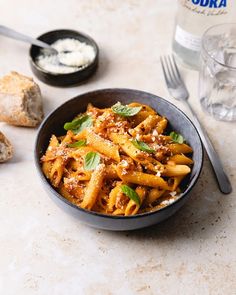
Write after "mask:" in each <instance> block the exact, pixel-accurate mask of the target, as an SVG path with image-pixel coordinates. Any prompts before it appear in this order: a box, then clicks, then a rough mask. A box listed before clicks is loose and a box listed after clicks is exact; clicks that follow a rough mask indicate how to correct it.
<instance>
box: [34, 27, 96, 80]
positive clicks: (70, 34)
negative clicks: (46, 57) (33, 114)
mask: <svg viewBox="0 0 236 295" xmlns="http://www.w3.org/2000/svg"><path fill="white" fill-rule="evenodd" d="M64 38H73V39H78V40H79V41H81V42H85V43H87V44H89V45H91V46H93V48H94V50H95V58H94V61H93V62H92V63H91V64H90V65H88V66H87V67H85V68H84V69H82V70H79V71H76V72H73V73H67V74H60V73H58V74H56V73H51V72H48V71H46V70H44V69H42V68H40V67H39V66H38V65H37V64H36V62H35V59H36V57H37V56H38V55H39V51H40V47H38V46H35V45H32V46H31V47H30V50H29V56H30V66H31V69H32V71H33V73H34V74H35V76H36V77H37V78H38V79H39V80H41V81H43V82H44V83H46V84H49V85H53V86H70V85H74V84H79V83H81V82H82V81H85V80H87V79H88V78H89V77H90V76H91V75H92V74H93V73H94V72H95V71H96V69H97V66H98V55H99V49H98V46H97V44H96V42H95V41H94V40H93V39H92V38H91V37H89V36H87V35H85V34H84V33H80V32H77V31H73V30H63V29H62V30H55V31H50V32H47V33H45V34H43V35H41V36H39V37H38V38H37V39H39V40H42V41H44V42H45V43H47V44H52V43H54V42H55V41H57V40H58V39H64Z"/></svg>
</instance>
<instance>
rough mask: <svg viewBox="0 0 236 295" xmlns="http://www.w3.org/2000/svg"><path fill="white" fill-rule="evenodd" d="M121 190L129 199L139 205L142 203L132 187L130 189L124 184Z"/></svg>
mask: <svg viewBox="0 0 236 295" xmlns="http://www.w3.org/2000/svg"><path fill="white" fill-rule="evenodd" d="M121 190H122V192H123V193H124V194H125V195H126V196H127V197H129V198H130V199H131V200H133V201H134V202H135V203H136V204H137V205H140V203H141V202H140V198H139V195H138V194H137V193H136V191H134V190H133V189H132V188H131V187H129V186H128V185H126V184H123V185H121Z"/></svg>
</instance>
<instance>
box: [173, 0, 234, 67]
mask: <svg viewBox="0 0 236 295" xmlns="http://www.w3.org/2000/svg"><path fill="white" fill-rule="evenodd" d="M235 2H236V1H235V0H227V1H221V0H219V1H213V0H195V1H194V0H178V1H177V3H178V9H177V14H176V20H175V30H174V35H173V42H172V48H173V52H174V54H175V55H176V57H177V58H178V59H179V61H181V62H182V63H183V64H184V65H186V66H188V67H190V68H193V69H195V70H199V57H200V49H201V38H202V35H203V33H204V32H205V31H206V30H207V29H208V28H210V27H212V26H214V25H217V24H221V23H226V22H228V23H231V22H234V21H235V15H236V3H235Z"/></svg>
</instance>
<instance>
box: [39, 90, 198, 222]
mask: <svg viewBox="0 0 236 295" xmlns="http://www.w3.org/2000/svg"><path fill="white" fill-rule="evenodd" d="M114 91H118V92H121V93H122V92H127V91H128V92H133V91H135V92H136V93H140V94H141V95H142V94H145V95H151V96H152V99H158V100H162V101H164V102H167V103H168V104H170V105H171V106H172V107H174V108H175V109H176V110H177V111H178V112H179V113H180V114H181V115H182V116H184V117H185V118H186V120H187V121H189V123H190V124H191V125H192V127H193V128H194V130H195V131H196V135H197V136H198V139H199V142H200V146H199V153H200V161H201V162H200V167H199V169H198V171H196V173H195V174H194V176H193V178H192V180H191V183H192V184H191V186H190V185H189V184H188V185H187V188H186V190H185V191H184V192H183V193H181V194H180V197H179V198H178V199H176V200H175V201H174V202H172V203H171V204H168V205H166V206H165V207H162V208H160V209H157V210H154V211H150V212H144V213H139V214H135V215H128V216H121V215H109V214H104V213H99V212H95V211H90V210H87V209H84V208H81V207H79V206H77V205H75V204H73V203H71V202H70V201H68V200H67V199H66V198H64V197H63V196H62V195H61V194H59V193H58V192H57V190H56V189H55V188H53V187H52V185H51V184H50V183H49V182H48V180H47V179H46V177H45V176H44V174H43V172H42V169H41V166H40V159H39V158H38V155H37V146H38V141H39V137H40V135H41V133H42V129H43V127H44V125H45V124H46V123H47V121H48V120H49V119H50V117H51V116H52V115H53V114H54V113H55V112H57V111H58V110H59V109H61V108H63V107H64V106H65V105H66V104H67V103H70V102H72V101H73V100H79V99H82V98H83V96H84V95H91V94H95V93H98V94H99V93H102V92H114ZM203 160H204V153H203V144H202V141H201V137H200V135H199V132H198V130H197V128H196V126H195V125H194V123H193V122H192V121H191V120H190V119H189V117H188V116H187V115H186V114H185V113H184V112H183V111H182V110H180V109H179V108H178V107H176V106H175V105H174V104H173V103H171V102H169V101H168V100H166V99H164V98H162V97H159V96H158V95H155V94H152V93H149V92H146V91H142V90H136V89H130V88H102V89H97V90H92V91H88V92H84V93H81V94H79V95H77V96H75V97H73V98H71V99H69V100H67V101H65V102H64V103H62V104H61V105H60V106H58V107H57V108H55V109H54V110H52V111H51V112H50V113H49V114H48V115H47V116H46V117H45V118H44V120H43V121H42V123H41V124H40V126H39V128H38V132H37V136H36V140H35V145H34V162H35V166H36V170H37V171H38V173H39V176H40V178H41V181H43V183H44V184H45V185H46V188H48V189H49V190H50V191H51V192H52V193H53V195H54V196H56V197H57V198H58V199H60V200H61V201H63V202H65V203H66V204H67V205H69V206H70V207H72V208H75V209H76V210H79V211H81V213H88V214H90V215H93V216H97V217H101V218H112V219H117V220H129V219H136V218H145V217H147V216H150V215H154V214H158V212H163V211H165V210H168V209H169V208H170V207H171V206H173V205H175V204H177V203H179V202H180V201H182V199H183V198H185V197H186V196H187V195H188V194H189V192H190V191H191V190H192V189H193V187H194V186H195V185H196V183H197V180H198V179H199V176H200V174H201V171H202V167H203Z"/></svg>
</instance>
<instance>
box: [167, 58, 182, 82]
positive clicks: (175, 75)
mask: <svg viewBox="0 0 236 295" xmlns="http://www.w3.org/2000/svg"><path fill="white" fill-rule="evenodd" d="M167 58H168V60H169V65H170V70H171V72H172V76H173V79H174V81H175V83H176V84H178V83H179V75H178V73H176V68H175V67H174V66H173V61H172V60H171V57H170V56H169V55H168V56H167Z"/></svg>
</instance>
